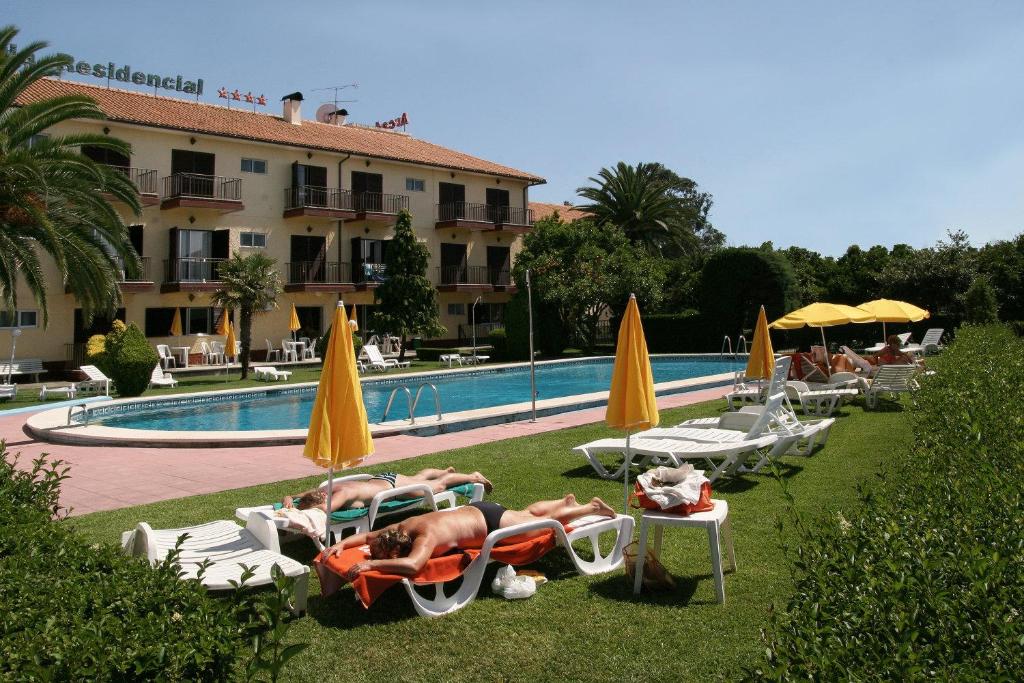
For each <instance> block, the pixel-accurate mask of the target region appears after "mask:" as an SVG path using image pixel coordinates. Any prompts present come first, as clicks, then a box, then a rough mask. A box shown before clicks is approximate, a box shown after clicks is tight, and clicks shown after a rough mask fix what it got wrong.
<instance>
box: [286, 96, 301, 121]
mask: <svg viewBox="0 0 1024 683" xmlns="http://www.w3.org/2000/svg"><path fill="white" fill-rule="evenodd" d="M281 101H282V102H284V120H285V121H287V122H288V123H291V124H294V125H296V126H301V125H302V112H301V105H302V93H300V92H293V93H292V94H290V95H285V96H284V97H282V98H281Z"/></svg>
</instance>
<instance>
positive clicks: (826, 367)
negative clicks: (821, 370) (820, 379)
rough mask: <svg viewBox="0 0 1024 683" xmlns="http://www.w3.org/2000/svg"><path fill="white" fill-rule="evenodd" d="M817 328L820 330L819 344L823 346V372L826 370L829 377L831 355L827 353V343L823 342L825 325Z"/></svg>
mask: <svg viewBox="0 0 1024 683" xmlns="http://www.w3.org/2000/svg"><path fill="white" fill-rule="evenodd" d="M818 329H819V330H821V345H822V346H823V347H825V372H827V373H828V376H829V377H831V376H832V356H831V354H829V352H828V344H827V343H826V342H825V327H824V326H822V327H819V328H818Z"/></svg>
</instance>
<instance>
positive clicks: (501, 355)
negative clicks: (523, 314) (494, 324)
mask: <svg viewBox="0 0 1024 683" xmlns="http://www.w3.org/2000/svg"><path fill="white" fill-rule="evenodd" d="M487 343H488V344H490V345H491V359H492V360H508V335H507V334H505V328H503V327H498V328H495V329H493V330H491V336H490V337H489V338H488V340H487Z"/></svg>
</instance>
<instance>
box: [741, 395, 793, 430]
mask: <svg viewBox="0 0 1024 683" xmlns="http://www.w3.org/2000/svg"><path fill="white" fill-rule="evenodd" d="M785 398H786V395H785V394H783V393H781V392H779V393H777V394H774V395H771V396H769V397H768V400H767V401H765V404H764V410H762V411H761V414H760V415H759V416H758V418H757V420H755V421H754V424H752V425H750V429H748V430H747V434H746V436H744V437H743V438H745V439H747V440H748V441H749V440H751V439H757V438H759V437H762V436H764V435H765V434H767V433H768V425H770V424H771V422H772V420H773V419H774V417H775V414H776V413H777V412H778V411H779V409H780V408H781V407H782V401H783V400H784V399H785Z"/></svg>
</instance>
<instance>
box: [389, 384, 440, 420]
mask: <svg viewBox="0 0 1024 683" xmlns="http://www.w3.org/2000/svg"><path fill="white" fill-rule="evenodd" d="M427 387H430V388H431V389H432V390H433V391H434V407H435V408H437V421H438V422H440V421H441V420H443V419H444V417H443V416H442V415H441V394H439V393H438V392H437V387H436V386H434V385H433V384H431V383H429V382H424V383H423V384H421V385H420V386H419V388H418V389H416V398H414V399H413V401H412V414H413V415H415V414H416V406H418V405H419V403H420V394H422V393H423V390H424V389H426V388H427ZM384 414H385V415H386V414H387V411H386V410H385V411H384Z"/></svg>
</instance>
